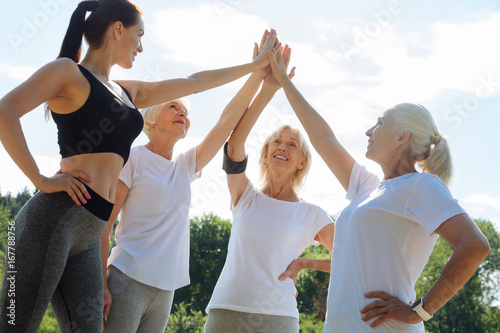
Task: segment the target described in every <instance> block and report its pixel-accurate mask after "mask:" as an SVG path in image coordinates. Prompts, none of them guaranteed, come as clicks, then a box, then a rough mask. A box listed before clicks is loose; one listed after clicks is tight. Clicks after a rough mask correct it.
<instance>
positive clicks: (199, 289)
mask: <svg viewBox="0 0 500 333" xmlns="http://www.w3.org/2000/svg"><path fill="white" fill-rule="evenodd" d="M190 222H191V223H190V229H191V230H190V234H191V243H190V244H191V245H190V247H191V249H190V251H191V254H190V259H189V273H190V276H191V284H190V285H188V286H186V287H184V288H181V289H179V290H177V291H176V292H175V297H174V304H180V303H182V302H183V303H185V304H191V306H190V308H189V309H188V314H191V312H194V311H202V312H203V313H205V312H204V311H205V307H206V306H207V305H208V302H209V301H210V297H211V296H212V292H213V290H214V287H215V284H216V283H217V280H218V278H219V275H220V273H221V272H222V268H223V267H224V262H225V261H226V255H227V245H228V243H229V235H230V234H231V222H230V221H229V220H224V219H221V218H220V217H218V216H216V215H214V214H208V215H207V214H205V215H203V216H201V217H195V218H193V219H192V220H191V221H190Z"/></svg>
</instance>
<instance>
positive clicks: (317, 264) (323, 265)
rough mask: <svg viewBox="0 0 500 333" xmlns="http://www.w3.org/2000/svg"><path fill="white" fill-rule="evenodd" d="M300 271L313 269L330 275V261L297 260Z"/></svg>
mask: <svg viewBox="0 0 500 333" xmlns="http://www.w3.org/2000/svg"><path fill="white" fill-rule="evenodd" d="M298 260H299V262H300V265H301V267H302V269H304V268H307V269H314V270H317V271H321V272H326V273H330V267H331V260H330V259H311V258H299V259H298Z"/></svg>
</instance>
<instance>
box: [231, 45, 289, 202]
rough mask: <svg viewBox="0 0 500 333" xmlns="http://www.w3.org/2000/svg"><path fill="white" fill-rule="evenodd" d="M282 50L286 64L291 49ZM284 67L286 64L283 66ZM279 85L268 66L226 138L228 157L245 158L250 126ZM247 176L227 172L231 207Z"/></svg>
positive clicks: (237, 197) (233, 159)
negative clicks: (263, 77) (250, 103)
mask: <svg viewBox="0 0 500 333" xmlns="http://www.w3.org/2000/svg"><path fill="white" fill-rule="evenodd" d="M281 52H283V53H284V54H285V61H286V65H288V63H289V62H290V56H291V49H289V48H288V45H287V46H285V48H284V49H283V50H281V51H280V52H278V53H280V54H281ZM285 67H286V66H285ZM294 70H295V69H292V71H291V72H290V74H289V75H290V78H292V77H293V76H294ZM280 88H281V86H280V84H279V83H278V81H276V79H275V78H274V76H273V75H272V73H271V69H270V68H268V69H267V72H266V77H265V79H264V83H263V85H262V89H261V90H260V92H259V94H258V95H257V97H256V98H255V100H254V101H253V102H252V105H250V108H249V109H248V110H247V112H245V114H244V115H243V118H241V120H240V122H239V123H238V126H236V128H235V129H234V131H233V133H232V134H231V137H230V138H229V140H228V148H227V154H228V157H229V158H230V159H231V160H232V161H235V162H240V161H243V160H244V159H245V142H246V139H247V137H248V134H250V131H251V129H252V127H253V126H254V125H255V122H256V121H257V119H258V118H259V116H260V114H261V113H262V110H264V108H265V107H266V105H267V104H268V103H269V102H270V101H271V99H272V98H273V96H274V94H275V93H276V91H277V90H278V89H280ZM247 182H248V178H247V176H246V174H245V172H242V173H240V174H228V175H227V183H228V187H229V192H230V194H231V202H232V205H233V207H234V206H236V204H237V203H238V201H239V199H240V197H241V195H242V194H243V191H244V190H245V187H246V185H247Z"/></svg>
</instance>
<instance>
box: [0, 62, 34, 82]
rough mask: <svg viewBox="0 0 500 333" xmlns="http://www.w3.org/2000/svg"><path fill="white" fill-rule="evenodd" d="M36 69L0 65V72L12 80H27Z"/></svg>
mask: <svg viewBox="0 0 500 333" xmlns="http://www.w3.org/2000/svg"><path fill="white" fill-rule="evenodd" d="M36 70H37V68H36V67H31V66H11V65H6V64H0V72H3V73H6V74H7V75H8V76H10V77H11V78H13V79H16V80H19V81H24V80H26V79H27V78H29V77H30V76H31V75H32V74H33V73H34V72H35V71H36Z"/></svg>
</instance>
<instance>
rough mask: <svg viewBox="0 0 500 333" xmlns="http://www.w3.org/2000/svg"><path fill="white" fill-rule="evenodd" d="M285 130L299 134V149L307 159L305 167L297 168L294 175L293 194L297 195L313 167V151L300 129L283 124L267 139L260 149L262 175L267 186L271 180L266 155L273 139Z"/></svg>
mask: <svg viewBox="0 0 500 333" xmlns="http://www.w3.org/2000/svg"><path fill="white" fill-rule="evenodd" d="M284 130H291V131H293V132H294V133H295V134H296V135H297V137H298V139H299V140H298V143H299V151H300V152H301V153H302V154H303V155H304V157H305V159H306V164H305V165H304V167H303V168H302V169H297V170H296V171H295V173H294V174H293V177H292V192H293V194H295V195H297V192H298V190H299V189H300V188H301V187H302V186H303V185H304V181H305V179H306V176H307V173H308V172H309V169H310V168H311V151H310V150H309V146H308V144H307V142H306V140H305V138H304V136H303V135H302V134H301V133H300V131H299V130H298V129H297V128H292V127H291V126H290V125H283V126H281V127H279V128H278V129H277V130H276V131H274V132H273V133H272V134H271V135H270V136H269V137H268V138H267V139H266V141H265V142H264V146H262V149H261V151H260V160H259V165H260V177H261V179H262V182H263V183H264V186H265V184H267V182H268V181H269V168H268V164H267V162H266V155H267V150H268V148H269V144H270V143H271V141H272V140H274V139H275V138H277V137H278V136H280V134H281V132H283V131H284Z"/></svg>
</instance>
